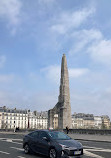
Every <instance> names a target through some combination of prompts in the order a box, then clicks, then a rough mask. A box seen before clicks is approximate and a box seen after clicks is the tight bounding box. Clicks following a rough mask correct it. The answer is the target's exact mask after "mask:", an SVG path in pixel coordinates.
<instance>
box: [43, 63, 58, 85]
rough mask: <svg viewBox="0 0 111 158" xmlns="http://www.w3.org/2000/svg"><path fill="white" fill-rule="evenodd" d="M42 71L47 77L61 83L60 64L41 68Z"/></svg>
mask: <svg viewBox="0 0 111 158" xmlns="http://www.w3.org/2000/svg"><path fill="white" fill-rule="evenodd" d="M41 72H43V73H44V74H45V76H46V78H49V79H50V80H51V81H52V82H56V83H57V84H59V80H60V66H57V65H52V66H48V67H46V68H43V69H41Z"/></svg>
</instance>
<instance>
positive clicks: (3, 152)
mask: <svg viewBox="0 0 111 158" xmlns="http://www.w3.org/2000/svg"><path fill="white" fill-rule="evenodd" d="M0 153H2V154H7V155H8V154H10V153H7V152H5V151H0Z"/></svg>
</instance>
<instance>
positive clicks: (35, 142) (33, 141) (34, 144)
mask: <svg viewBox="0 0 111 158" xmlns="http://www.w3.org/2000/svg"><path fill="white" fill-rule="evenodd" d="M30 137H31V138H30V142H29V146H30V148H31V149H32V151H34V152H36V153H39V152H40V151H39V132H38V131H35V132H32V133H31V134H30Z"/></svg>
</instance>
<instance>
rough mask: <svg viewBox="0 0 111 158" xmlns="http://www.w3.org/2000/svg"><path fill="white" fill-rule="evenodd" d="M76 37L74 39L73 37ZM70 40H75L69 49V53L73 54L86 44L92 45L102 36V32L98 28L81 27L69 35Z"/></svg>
mask: <svg viewBox="0 0 111 158" xmlns="http://www.w3.org/2000/svg"><path fill="white" fill-rule="evenodd" d="M75 37H76V39H75ZM70 38H72V40H73V39H74V40H75V42H74V43H75V44H74V45H72V47H71V48H70V50H69V54H70V55H73V54H75V53H77V52H80V51H81V50H83V49H84V48H85V47H86V46H87V45H92V44H93V43H94V44H95V43H97V42H98V41H100V40H101V39H102V38H103V35H102V33H101V32H100V31H99V30H95V29H89V30H86V29H83V30H80V31H75V32H73V34H72V35H71V36H70Z"/></svg>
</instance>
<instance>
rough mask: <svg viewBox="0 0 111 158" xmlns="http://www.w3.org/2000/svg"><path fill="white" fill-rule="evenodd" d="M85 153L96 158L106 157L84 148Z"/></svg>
mask: <svg viewBox="0 0 111 158" xmlns="http://www.w3.org/2000/svg"><path fill="white" fill-rule="evenodd" d="M84 154H85V155H86V156H91V157H94V158H104V157H102V156H99V155H96V154H93V153H91V152H89V151H87V150H86V149H84Z"/></svg>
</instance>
